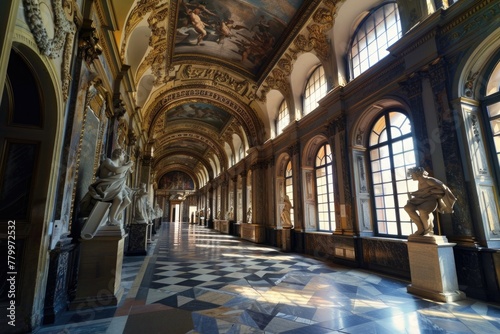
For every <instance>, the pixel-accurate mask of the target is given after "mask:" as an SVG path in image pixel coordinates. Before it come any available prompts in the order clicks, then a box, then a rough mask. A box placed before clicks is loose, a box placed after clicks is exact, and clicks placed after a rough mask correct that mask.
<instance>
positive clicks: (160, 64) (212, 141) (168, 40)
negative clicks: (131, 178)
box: [111, 0, 321, 187]
mask: <svg viewBox="0 0 500 334" xmlns="http://www.w3.org/2000/svg"><path fill="white" fill-rule="evenodd" d="M111 2H112V5H113V8H114V11H115V12H114V14H115V19H116V21H117V24H118V27H119V30H117V31H116V32H115V38H116V42H117V45H118V46H119V50H120V55H121V57H122V61H123V63H124V64H127V65H129V66H130V69H131V71H132V73H133V76H134V78H135V81H136V83H137V87H136V93H135V94H136V95H135V98H136V105H137V106H138V107H139V108H140V112H141V115H142V119H143V124H144V125H143V127H144V128H143V130H144V131H145V132H146V133H147V138H148V141H149V145H150V146H151V147H152V151H154V160H153V161H154V163H153V168H154V170H155V172H156V175H157V177H158V179H159V178H161V176H162V175H164V174H165V173H167V172H172V171H180V172H184V173H186V174H188V175H189V176H190V177H192V178H193V180H194V182H195V185H196V187H200V186H203V185H204V183H205V182H206V181H207V180H209V179H211V178H213V177H216V176H217V175H218V174H219V173H221V172H223V171H225V170H227V169H228V168H229V167H231V166H232V165H233V164H235V163H237V162H238V161H239V160H240V159H242V158H243V156H242V154H241V152H243V155H244V152H245V151H246V150H248V149H249V148H251V147H253V146H256V145H260V144H262V143H264V141H265V140H267V139H269V136H270V131H269V128H270V126H271V125H270V124H271V123H272V121H273V119H274V117H271V116H269V115H268V114H267V111H266V110H265V109H266V108H265V103H263V101H265V98H266V96H265V95H266V93H267V92H268V91H269V85H268V84H266V82H265V80H266V78H267V77H268V75H269V73H270V72H271V71H272V70H273V68H274V67H275V66H276V64H277V62H278V61H279V59H280V57H281V56H282V55H283V53H284V52H285V51H286V50H287V48H288V47H289V46H290V45H291V43H292V41H293V39H294V38H295V36H297V34H298V33H299V31H300V29H302V28H303V26H304V25H305V24H306V23H307V21H308V19H309V18H310V17H311V15H312V13H313V12H314V10H315V9H316V8H317V7H318V4H319V3H320V2H321V1H319V0H307V1H306V0H269V1H268V0H210V1H197V0H196V1H191V0H162V1H158V0H112V1H111ZM270 118H271V119H270Z"/></svg>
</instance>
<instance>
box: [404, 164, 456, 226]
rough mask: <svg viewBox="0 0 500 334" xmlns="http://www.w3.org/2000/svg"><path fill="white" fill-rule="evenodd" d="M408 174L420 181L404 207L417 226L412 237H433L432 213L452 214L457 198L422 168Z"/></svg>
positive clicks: (409, 170)
mask: <svg viewBox="0 0 500 334" xmlns="http://www.w3.org/2000/svg"><path fill="white" fill-rule="evenodd" d="M407 174H408V175H409V176H411V178H412V179H413V180H415V181H418V190H417V191H415V192H412V193H410V195H411V196H412V197H411V198H410V199H409V200H408V202H407V203H406V205H405V206H404V209H405V211H406V212H407V213H408V215H409V216H410V218H411V220H412V221H413V222H414V223H415V224H416V225H417V231H416V232H415V233H413V234H412V235H433V234H434V231H433V227H434V224H433V223H432V219H431V218H430V215H431V213H432V212H433V211H434V210H436V209H437V210H438V211H439V212H440V213H452V212H453V205H454V204H455V201H456V200H457V198H456V197H455V196H454V195H453V193H452V192H451V190H450V189H449V188H448V187H447V186H446V185H445V184H444V183H443V182H441V181H439V180H438V179H435V178H433V177H429V176H428V175H429V174H428V173H427V172H426V171H425V169H424V168H422V167H414V168H410V169H408V172H407Z"/></svg>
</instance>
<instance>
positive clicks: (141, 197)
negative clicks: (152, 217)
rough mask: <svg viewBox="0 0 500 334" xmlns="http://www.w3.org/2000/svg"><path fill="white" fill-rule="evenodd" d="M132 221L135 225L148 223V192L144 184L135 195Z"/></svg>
mask: <svg viewBox="0 0 500 334" xmlns="http://www.w3.org/2000/svg"><path fill="white" fill-rule="evenodd" d="M134 197H135V205H134V220H135V222H136V223H142V224H146V223H147V222H148V220H149V219H148V203H147V202H148V192H147V191H146V184H145V183H141V188H139V190H137V192H136V193H135V196H134Z"/></svg>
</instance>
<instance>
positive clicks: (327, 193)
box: [315, 144, 335, 231]
mask: <svg viewBox="0 0 500 334" xmlns="http://www.w3.org/2000/svg"><path fill="white" fill-rule="evenodd" d="M315 168H316V203H317V210H318V230H321V231H333V230H334V229H335V202H334V193H333V190H334V188H333V171H332V159H331V148H330V145H328V144H325V145H323V146H322V147H321V148H320V149H319V150H318V153H317V155H316V167H315Z"/></svg>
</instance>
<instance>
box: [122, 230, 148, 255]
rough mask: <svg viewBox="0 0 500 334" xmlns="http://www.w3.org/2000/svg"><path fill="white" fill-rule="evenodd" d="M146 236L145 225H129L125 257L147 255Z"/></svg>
mask: <svg viewBox="0 0 500 334" xmlns="http://www.w3.org/2000/svg"><path fill="white" fill-rule="evenodd" d="M147 234H148V224H147V223H132V224H130V228H129V232H128V247H127V251H126V255H146V254H147V253H148V248H147V240H148V239H147Z"/></svg>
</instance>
